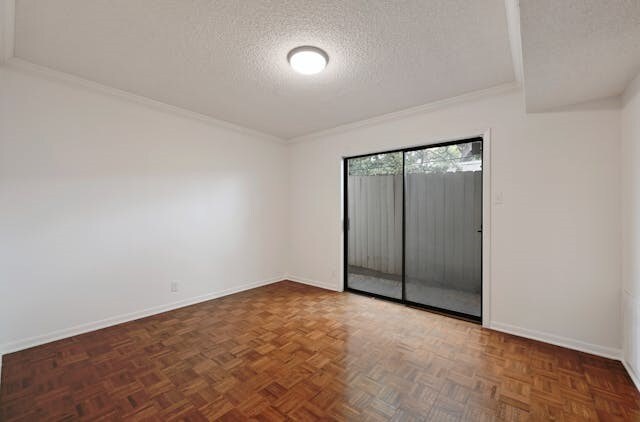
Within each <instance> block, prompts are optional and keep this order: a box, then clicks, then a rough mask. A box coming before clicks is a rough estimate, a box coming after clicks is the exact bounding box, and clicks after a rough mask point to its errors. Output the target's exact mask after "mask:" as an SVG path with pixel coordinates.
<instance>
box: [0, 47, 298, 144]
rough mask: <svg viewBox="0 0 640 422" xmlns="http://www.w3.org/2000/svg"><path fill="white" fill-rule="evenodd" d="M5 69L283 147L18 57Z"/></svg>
mask: <svg viewBox="0 0 640 422" xmlns="http://www.w3.org/2000/svg"><path fill="white" fill-rule="evenodd" d="M4 66H5V67H7V68H9V69H13V70H17V71H20V72H24V73H28V74H32V75H36V76H39V77H41V78H44V79H47V80H50V81H54V82H62V83H66V84H68V85H70V86H73V87H80V88H84V89H87V90H90V91H93V92H99V93H102V94H106V95H110V96H114V97H118V98H120V99H122V100H125V101H129V102H133V103H136V104H140V105H143V106H146V107H149V108H152V109H154V110H157V111H161V112H165V113H169V114H173V115H176V116H180V117H184V118H188V119H192V120H197V121H200V122H203V123H206V124H209V125H211V126H214V127H217V128H221V129H227V130H231V131H234V132H238V133H241V134H243V135H248V136H252V137H255V138H258V139H263V140H266V141H270V142H275V143H278V144H285V143H286V142H285V141H284V140H283V139H281V138H278V137H276V136H273V135H269V134H267V133H264V132H260V131H256V130H253V129H249V128H246V127H244V126H240V125H237V124H235V123H231V122H227V121H225V120H220V119H216V118H214V117H211V116H207V115H204V114H200V113H197V112H195V111H191V110H187V109H184V108H181V107H176V106H173V105H170V104H167V103H163V102H161V101H156V100H153V99H151V98H148V97H144V96H142V95H137V94H133V93H131V92H128V91H123V90H121V89H117V88H112V87H110V86H106V85H103V84H100V83H98V82H94V81H90V80H88V79H84V78H81V77H79V76H75V75H72V74H70V73H66V72H60V71H57V70H54V69H51V68H49V67H45V66H40V65H37V64H35V63H32V62H29V61H27V60H23V59H19V58H17V57H11V58H9V59H7V60H6V61H5V63H4Z"/></svg>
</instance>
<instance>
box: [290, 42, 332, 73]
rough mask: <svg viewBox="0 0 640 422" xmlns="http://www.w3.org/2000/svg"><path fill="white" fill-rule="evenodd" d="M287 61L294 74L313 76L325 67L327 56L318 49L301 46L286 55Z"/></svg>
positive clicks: (327, 60)
mask: <svg viewBox="0 0 640 422" xmlns="http://www.w3.org/2000/svg"><path fill="white" fill-rule="evenodd" d="M287 60H288V61H289V64H290V65H291V67H292V68H293V70H295V71H296V72H298V73H301V74H303V75H314V74H316V73H320V72H322V71H323V70H324V68H325V67H327V63H328V62H329V56H328V55H327V53H325V51H324V50H322V49H320V48H318V47H311V46H302V47H296V48H294V49H293V50H291V51H290V52H289V54H287Z"/></svg>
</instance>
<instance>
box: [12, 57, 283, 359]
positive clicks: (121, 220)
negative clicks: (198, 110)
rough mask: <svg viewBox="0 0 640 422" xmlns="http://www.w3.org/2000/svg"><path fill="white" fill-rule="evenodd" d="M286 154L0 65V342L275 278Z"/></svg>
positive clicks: (20, 343)
mask: <svg viewBox="0 0 640 422" xmlns="http://www.w3.org/2000/svg"><path fill="white" fill-rule="evenodd" d="M286 157H287V153H286V147H285V146H284V145H280V144H277V143H275V142H272V141H268V140H264V139H258V138H257V137H256V136H251V135H248V134H243V133H240V132H237V131H232V130H228V129H222V128H220V127H216V126H214V125H211V124H208V123H205V122H203V121H198V120H195V119H190V118H186V117H181V116H178V115H175V114H171V113H168V112H162V111H159V110H157V109H153V108H150V107H146V106H143V105H140V104H136V103H134V102H130V101H125V100H123V99H121V98H117V97H115V96H110V95H106V94H104V93H99V92H96V91H92V90H89V89H86V88H81V87H75V86H73V85H70V84H67V83H66V82H56V81H54V80H47V79H44V78H42V77H35V76H32V75H30V74H28V73H24V72H22V71H15V70H11V69H7V68H0V301H1V304H0V353H2V352H3V350H4V352H7V351H10V350H15V349H16V348H21V347H24V346H28V345H30V344H34V343H39V342H41V341H42V340H43V339H48V338H49V337H47V336H48V335H50V334H51V333H53V334H54V335H55V334H56V331H57V330H63V331H61V332H57V334H58V335H62V336H65V334H68V333H69V331H64V330H66V329H69V328H71V327H75V326H78V325H81V324H87V323H92V322H95V321H99V320H103V319H105V318H107V319H109V318H111V319H109V320H108V321H106V323H113V322H114V321H115V320H117V319H118V317H119V316H122V315H125V314H128V313H132V312H133V313H135V312H139V311H141V310H144V309H147V308H154V309H155V310H156V311H157V310H158V309H161V308H162V307H163V306H165V307H166V306H170V304H172V303H174V302H177V301H188V299H190V298H194V297H197V296H200V295H206V294H210V293H214V294H215V293H220V292H224V291H227V290H234V289H238V288H242V287H247V285H248V284H249V283H254V282H260V281H265V280H269V281H271V280H279V279H281V278H282V276H283V275H284V274H285V265H286V261H285V259H286V256H285V254H286V247H285V245H286V242H287V239H286V233H287V230H288V226H287V212H288V211H287V197H288V169H287V162H286ZM174 280H178V281H180V285H179V291H178V292H177V293H171V292H170V288H169V286H170V282H171V281H174ZM113 318H115V319H113ZM88 327H94V326H93V325H89V326H88ZM39 336H44V338H38V337H39ZM33 337H36V338H33Z"/></svg>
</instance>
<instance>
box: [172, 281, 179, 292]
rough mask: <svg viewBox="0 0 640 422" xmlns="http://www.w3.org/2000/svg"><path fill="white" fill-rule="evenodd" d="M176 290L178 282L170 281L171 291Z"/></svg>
mask: <svg viewBox="0 0 640 422" xmlns="http://www.w3.org/2000/svg"><path fill="white" fill-rule="evenodd" d="M177 291H178V282H177V281H172V282H171V292H173V293H175V292H177Z"/></svg>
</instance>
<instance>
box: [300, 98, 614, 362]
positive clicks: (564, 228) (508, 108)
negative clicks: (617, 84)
mask: <svg viewBox="0 0 640 422" xmlns="http://www.w3.org/2000/svg"><path fill="white" fill-rule="evenodd" d="M382 100H383V99H382ZM522 104H523V99H522V93H521V92H519V91H512V92H509V93H504V94H501V95H497V96H493V97H490V98H484V99H477V100H474V101H469V102H465V103H461V104H458V105H452V106H449V107H448V108H444V109H439V110H435V111H431V112H423V113H420V114H416V115H413V116H409V117H404V118H400V119H396V120H393V121H387V122H385V123H380V124H377V125H371V126H364V127H361V128H357V129H351V130H347V131H344V132H336V133H334V134H326V135H324V136H320V137H317V138H316V139H313V140H307V141H303V142H300V143H298V144H295V145H293V146H292V147H291V150H290V160H291V175H290V183H291V194H290V207H291V211H290V212H291V233H290V234H291V241H290V248H289V252H290V266H289V270H290V274H291V276H292V277H293V278H297V279H301V280H307V281H315V282H316V283H318V284H320V285H324V286H327V287H330V288H335V289H340V288H341V287H342V285H341V282H342V276H341V271H342V270H341V268H340V263H341V258H340V254H341V221H340V210H341V157H343V156H349V155H356V154H363V153H368V152H375V151H382V150H386V149H391V148H397V147H402V146H411V145H421V144H426V143H429V142H432V141H436V140H445V139H452V138H456V137H464V136H468V135H475V134H478V133H482V132H483V131H484V130H485V129H487V128H490V129H491V132H492V138H491V142H492V146H491V148H492V169H491V172H492V190H493V194H494V198H495V196H496V195H497V194H498V193H502V195H503V203H502V204H496V203H493V204H492V216H493V229H492V232H491V235H492V241H493V248H492V263H491V271H492V277H491V289H492V293H491V298H490V299H491V300H490V303H491V323H492V325H494V326H495V327H497V328H500V329H503V330H510V331H514V332H518V333H520V334H524V335H528V336H533V337H536V336H537V337H539V338H543V339H545V340H548V341H555V342H557V343H562V344H566V345H569V346H571V347H575V348H581V349H585V350H590V351H593V352H595V353H600V354H604V355H610V356H617V355H618V354H619V351H620V347H621V332H620V331H621V330H620V256H619V255H620V241H619V239H620V218H619V216H620V203H619V199H620V198H619V195H620V189H619V169H618V167H619V163H620V110H619V102H618V101H615V100H612V101H603V102H600V103H592V104H585V105H582V106H581V107H575V108H573V109H570V110H564V111H559V112H555V113H545V114H529V115H525V114H524V112H523V105H522Z"/></svg>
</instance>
